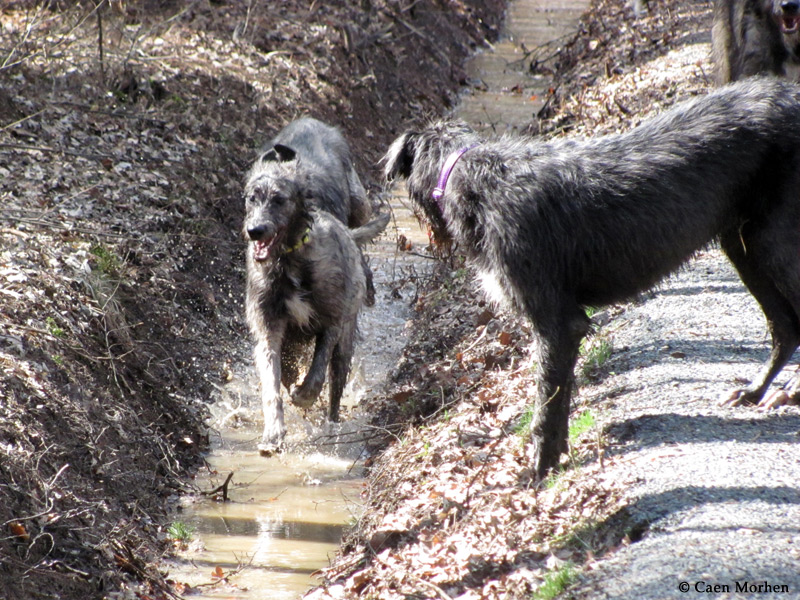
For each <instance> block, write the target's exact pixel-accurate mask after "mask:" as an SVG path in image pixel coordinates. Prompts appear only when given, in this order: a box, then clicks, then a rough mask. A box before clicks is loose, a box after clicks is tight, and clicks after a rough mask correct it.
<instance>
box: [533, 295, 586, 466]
mask: <svg viewBox="0 0 800 600" xmlns="http://www.w3.org/2000/svg"><path fill="white" fill-rule="evenodd" d="M562 306H563V304H562ZM553 317H554V319H553V320H552V322H549V323H547V322H542V320H541V319H532V320H533V323H534V326H535V329H536V331H537V337H538V357H537V358H538V361H539V364H538V369H539V373H538V376H537V395H536V407H535V412H534V416H533V421H532V422H531V443H532V444H533V447H534V463H535V464H534V466H533V469H534V473H535V476H536V479H537V480H542V479H544V477H545V476H546V475H547V473H548V471H550V470H551V469H554V468H555V467H557V466H558V463H559V458H560V456H561V454H562V453H564V452H566V451H567V450H568V448H567V444H568V442H567V438H568V430H569V410H570V398H571V395H572V380H573V370H574V368H575V363H576V362H577V360H578V350H579V348H580V342H581V340H582V339H583V337H584V336H585V335H586V334H587V333H588V331H589V320H588V318H587V317H586V314H585V313H584V312H583V311H582V310H581V309H580V308H579V307H574V309H573V310H572V311H571V312H570V311H567V310H564V311H563V312H561V314H560V315H554V316H553ZM556 319H557V320H556Z"/></svg>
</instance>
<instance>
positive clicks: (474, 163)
mask: <svg viewBox="0 0 800 600" xmlns="http://www.w3.org/2000/svg"><path fill="white" fill-rule="evenodd" d="M384 160H385V163H386V164H385V172H386V175H387V177H388V178H390V179H391V178H393V177H396V176H402V177H405V178H407V179H408V189H409V195H410V197H411V199H412V201H413V203H414V204H415V205H416V207H417V208H418V209H419V210H420V212H421V213H422V214H423V215H424V217H425V218H426V219H427V220H428V221H429V223H430V225H431V228H432V230H433V233H434V235H435V236H436V237H437V238H439V239H441V240H444V241H448V240H453V241H455V242H456V243H457V244H458V246H459V247H460V248H462V249H463V250H464V251H465V252H466V253H467V254H468V256H469V257H470V258H471V259H472V261H473V263H474V265H475V266H476V267H477V270H478V273H479V275H480V277H481V279H482V281H483V284H484V287H485V288H486V289H487V291H488V293H489V295H490V296H492V297H493V298H495V299H497V300H499V301H501V302H504V303H508V304H510V305H511V306H512V307H514V308H516V309H517V310H518V311H520V312H521V313H523V314H525V315H527V317H528V318H529V319H530V321H531V322H532V325H533V327H534V330H535V331H536V334H537V338H538V340H537V341H538V343H537V344H536V346H537V351H538V355H537V356H536V358H537V359H538V368H539V371H538V386H537V397H536V406H537V414H536V415H535V417H534V423H533V427H532V443H533V445H534V450H535V456H536V461H535V462H536V464H535V465H534V466H533V468H534V471H535V474H536V476H537V477H539V478H541V477H544V475H545V474H546V473H547V471H548V470H549V469H551V468H553V467H555V466H556V465H557V464H558V462H559V456H560V454H561V453H562V452H565V451H566V450H567V426H568V419H569V409H570V393H571V385H572V372H573V368H574V366H575V362H576V360H577V356H578V348H579V344H580V341H581V339H582V338H583V337H584V336H585V335H586V334H587V333H588V332H589V330H590V322H589V319H588V318H587V316H586V308H587V307H600V306H603V305H607V304H610V303H614V302H619V301H623V300H626V299H629V298H631V297H633V296H634V295H635V294H637V293H638V292H641V291H643V290H647V289H648V288H651V287H653V286H654V285H655V284H656V283H658V281H659V280H661V279H662V278H664V277H665V276H667V275H669V274H670V273H672V272H674V271H675V270H676V269H678V268H679V267H680V266H681V265H682V264H684V263H685V262H686V261H687V260H688V259H689V258H691V257H692V255H693V254H694V253H696V252H697V251H698V250H700V249H702V248H705V247H707V246H708V245H709V244H711V243H712V242H714V241H715V240H718V241H719V243H720V244H721V246H722V249H723V250H724V251H725V253H726V254H727V256H728V258H729V259H730V260H731V261H732V263H733V264H734V266H735V267H736V268H737V270H738V271H739V274H740V276H741V278H742V281H743V282H744V283H745V285H746V286H747V287H748V289H749V290H750V292H751V293H752V294H753V296H755V298H756V300H758V302H759V303H760V305H761V308H762V310H763V311H764V314H765V315H766V318H767V322H768V326H769V330H770V332H771V334H772V342H773V347H772V353H771V356H770V359H769V362H768V364H767V365H766V367H765V368H764V370H763V372H762V373H761V374H760V375H759V376H758V377H757V378H756V379H755V380H754V382H753V383H752V384H751V385H750V386H748V387H746V388H744V389H738V390H736V391H735V392H734V393H733V394H731V396H730V397H729V398H728V403H729V404H740V403H747V404H752V403H756V402H758V401H759V400H760V399H761V398H762V397H763V396H764V393H765V392H766V390H767V389H768V387H769V384H770V383H771V382H772V380H773V378H774V377H775V376H776V375H777V373H778V372H779V371H780V370H781V369H782V368H783V366H784V365H785V364H786V362H787V361H788V360H789V358H790V357H791V355H792V353H793V352H794V350H795V349H796V348H797V346H798V343H800V87H797V86H795V85H793V84H790V83H788V82H786V81H784V80H780V79H777V78H755V79H750V80H747V81H745V82H740V83H737V84H733V85H730V86H728V87H724V88H720V89H719V90H718V91H716V92H714V93H712V94H709V95H708V96H705V97H702V98H696V99H694V100H692V101H690V102H687V103H685V104H682V105H679V106H678V107H676V108H674V109H672V110H670V111H668V112H666V113H664V114H662V115H660V116H657V117H655V118H654V119H652V120H650V121H648V122H646V123H645V124H643V125H642V126H640V127H638V128H636V129H634V130H632V131H630V132H628V133H624V134H620V135H610V136H607V137H598V138H596V139H591V140H582V141H581V140H560V141H552V142H541V141H536V140H531V139H515V138H511V137H504V138H500V139H497V140H483V139H481V138H480V137H479V136H478V135H477V134H476V133H474V132H473V131H472V130H471V129H470V128H468V127H467V126H465V125H464V124H462V123H451V122H440V123H436V124H433V125H431V126H429V127H427V128H424V129H422V130H418V131H410V132H407V133H405V134H403V135H402V136H400V137H399V138H398V139H397V140H396V141H395V142H394V143H393V144H392V146H391V147H390V149H389V151H388V153H387V155H386V156H385V157H384Z"/></svg>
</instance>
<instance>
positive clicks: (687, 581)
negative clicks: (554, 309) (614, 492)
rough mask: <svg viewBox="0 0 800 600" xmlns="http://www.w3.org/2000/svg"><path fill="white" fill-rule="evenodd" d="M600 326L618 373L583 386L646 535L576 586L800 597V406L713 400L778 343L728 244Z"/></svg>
mask: <svg viewBox="0 0 800 600" xmlns="http://www.w3.org/2000/svg"><path fill="white" fill-rule="evenodd" d="M601 335H608V336H609V339H610V340H611V341H612V344H613V349H614V352H613V354H612V357H611V358H610V360H609V362H608V365H607V368H608V370H609V371H610V372H611V373H610V374H609V375H607V376H605V377H603V379H602V382H601V383H600V384H598V385H596V386H589V387H584V388H583V389H582V390H581V398H580V399H581V400H583V401H586V402H588V403H589V404H590V405H591V406H593V408H594V409H595V411H596V413H597V414H598V416H599V419H600V420H601V421H602V422H603V423H604V425H605V430H606V432H607V437H608V442H609V448H608V451H607V455H606V456H607V458H606V463H607V468H608V469H610V470H611V472H612V473H613V474H614V476H615V477H618V478H619V479H620V480H623V481H626V482H628V489H629V492H628V494H629V503H628V507H627V508H626V509H625V514H624V515H622V517H623V518H625V519H627V520H628V522H630V523H632V526H631V534H630V536H631V538H632V539H633V540H634V541H635V540H637V539H640V541H638V542H637V543H632V544H630V545H627V546H623V547H622V548H621V549H620V550H618V551H617V552H615V553H614V554H613V555H612V556H611V557H610V558H607V559H604V560H600V561H598V562H597V563H595V564H594V565H592V567H591V568H589V569H586V570H585V571H584V574H583V575H582V576H581V578H580V581H579V582H578V584H577V585H576V587H575V588H573V589H572V590H571V595H572V596H573V597H575V598H592V599H593V600H596V599H605V598H609V599H611V598H613V599H615V600H621V599H637V600H639V599H651V598H652V599H656V598H659V599H660V598H683V599H686V598H698V597H703V598H781V599H785V598H800V446H798V435H800V411H799V410H798V408H797V407H784V408H781V409H778V410H773V411H760V410H758V409H754V408H733V409H729V408H721V407H718V406H717V400H718V398H719V397H720V396H722V395H723V394H726V393H727V392H728V391H730V390H731V389H733V388H734V387H736V386H738V385H741V384H742V383H743V380H744V379H749V378H751V377H753V376H754V375H755V374H756V373H757V371H758V369H759V368H760V365H761V363H762V361H764V360H766V358H767V354H768V351H769V338H768V336H767V334H766V326H765V320H764V318H763V316H762V314H761V311H760V309H759V308H758V306H757V304H756V302H755V301H754V300H753V298H752V297H751V296H750V295H749V294H748V293H747V292H746V290H745V289H744V288H743V286H742V284H741V283H740V282H739V280H738V277H737V275H736V273H735V272H734V271H733V269H732V268H731V267H730V265H729V264H728V263H727V261H726V260H725V258H724V257H723V256H722V254H721V253H720V252H719V251H717V250H711V251H708V252H705V253H703V254H701V255H700V256H699V257H698V258H697V259H696V260H695V261H693V262H692V263H691V264H690V265H689V267H688V268H687V269H686V270H684V271H682V272H681V273H680V274H678V275H676V276H675V277H673V278H671V279H670V280H668V281H667V282H666V283H665V284H663V285H662V286H661V288H660V289H659V290H658V291H656V292H652V293H649V294H647V295H645V296H643V297H642V298H641V300H640V301H639V302H635V303H632V304H629V305H626V306H624V307H623V308H622V310H621V312H620V313H619V314H618V315H616V316H614V318H612V319H611V321H610V322H609V323H608V324H606V325H605V326H604V327H603V328H602V330H601ZM791 364H794V362H793V363H791ZM792 372H793V369H792V367H790V368H788V369H787V372H784V373H782V374H781V375H780V376H779V380H778V381H779V382H780V383H785V382H786V381H788V379H789V378H790V376H791V375H792ZM759 585H760V586H761V588H756V587H753V588H752V589H751V586H759ZM714 586H717V587H714ZM742 586H747V587H746V588H745V589H746V590H747V591H744V590H743V588H742ZM766 586H772V590H770V588H769V587H766ZM683 590H686V591H683Z"/></svg>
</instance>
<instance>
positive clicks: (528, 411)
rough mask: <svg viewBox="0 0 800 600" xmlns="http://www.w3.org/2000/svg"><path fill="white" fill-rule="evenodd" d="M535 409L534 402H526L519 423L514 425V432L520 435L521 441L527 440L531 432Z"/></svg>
mask: <svg viewBox="0 0 800 600" xmlns="http://www.w3.org/2000/svg"><path fill="white" fill-rule="evenodd" d="M535 410H536V405H535V404H528V405H527V406H526V407H525V412H524V413H522V417H520V420H519V423H517V424H516V425H515V426H514V433H515V434H517V435H518V436H520V437H521V438H522V440H523V442H526V441H527V440H528V437H530V434H531V424H532V423H533V415H534V411H535Z"/></svg>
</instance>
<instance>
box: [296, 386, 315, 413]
mask: <svg viewBox="0 0 800 600" xmlns="http://www.w3.org/2000/svg"><path fill="white" fill-rule="evenodd" d="M289 396H290V398H291V400H292V404H294V405H295V406H297V407H298V408H311V407H312V406H313V405H314V402H316V401H317V397H318V396H319V392H316V393H314V390H310V389H309V388H308V387H306V386H304V385H301V386H292V389H291V390H290V392H289Z"/></svg>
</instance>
